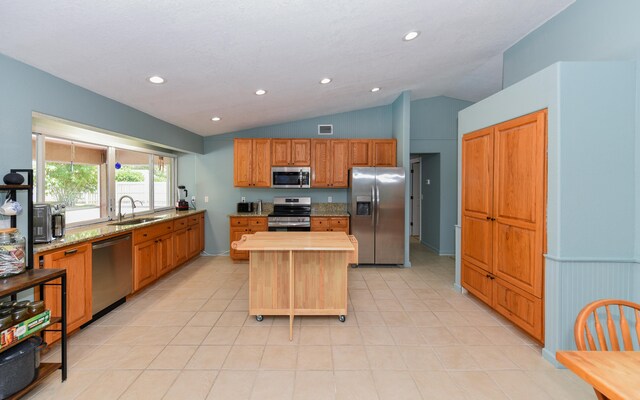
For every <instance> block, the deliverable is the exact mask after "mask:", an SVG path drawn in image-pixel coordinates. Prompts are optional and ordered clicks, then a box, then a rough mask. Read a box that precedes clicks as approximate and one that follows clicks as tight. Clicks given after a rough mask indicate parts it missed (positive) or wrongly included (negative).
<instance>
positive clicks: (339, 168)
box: [311, 139, 349, 188]
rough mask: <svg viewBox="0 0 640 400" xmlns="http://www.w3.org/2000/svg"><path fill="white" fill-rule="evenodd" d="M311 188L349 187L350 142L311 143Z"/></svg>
mask: <svg viewBox="0 0 640 400" xmlns="http://www.w3.org/2000/svg"><path fill="white" fill-rule="evenodd" d="M311 149H312V151H311V187H345V188H346V187H347V186H348V183H349V141H348V140H346V139H344V140H339V139H338V140H327V139H314V140H312V141H311Z"/></svg>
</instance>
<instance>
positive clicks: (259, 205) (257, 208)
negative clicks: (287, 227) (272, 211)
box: [256, 199, 262, 214]
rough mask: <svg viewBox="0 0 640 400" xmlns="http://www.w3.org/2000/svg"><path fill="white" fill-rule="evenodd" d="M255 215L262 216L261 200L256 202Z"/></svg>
mask: <svg viewBox="0 0 640 400" xmlns="http://www.w3.org/2000/svg"><path fill="white" fill-rule="evenodd" d="M256 214H262V200H260V199H258V201H257V202H256Z"/></svg>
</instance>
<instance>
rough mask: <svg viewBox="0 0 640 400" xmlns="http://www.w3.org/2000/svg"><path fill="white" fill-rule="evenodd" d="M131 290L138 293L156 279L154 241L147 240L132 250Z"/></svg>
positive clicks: (156, 256) (156, 266)
mask: <svg viewBox="0 0 640 400" xmlns="http://www.w3.org/2000/svg"><path fill="white" fill-rule="evenodd" d="M133 253H134V256H133V260H134V261H133V290H134V291H138V290H140V289H142V288H143V287H145V286H147V285H148V284H150V283H151V282H153V281H154V280H155V279H156V276H157V273H158V272H157V269H158V261H157V259H158V255H157V253H156V241H155V240H148V241H146V242H142V243H140V244H136V245H135V246H134V248H133Z"/></svg>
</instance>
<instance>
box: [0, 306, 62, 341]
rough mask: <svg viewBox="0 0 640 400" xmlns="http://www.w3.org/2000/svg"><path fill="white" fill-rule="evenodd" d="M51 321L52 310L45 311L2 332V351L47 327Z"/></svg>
mask: <svg viewBox="0 0 640 400" xmlns="http://www.w3.org/2000/svg"><path fill="white" fill-rule="evenodd" d="M50 321H51V310H45V311H44V312H42V313H40V314H38V315H34V316H33V317H31V318H29V319H27V320H25V321H22V322H20V323H19V324H17V325H14V326H12V327H10V328H7V329H5V330H4V331H2V332H0V349H3V348H5V347H7V346H9V345H11V344H12V343H14V342H17V341H18V340H21V339H24V338H25V337H27V336H29V335H31V334H32V333H35V332H37V331H39V330H41V329H42V328H44V327H45V326H47V325H49V322H50Z"/></svg>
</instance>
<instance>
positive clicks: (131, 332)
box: [72, 326, 149, 345]
mask: <svg viewBox="0 0 640 400" xmlns="http://www.w3.org/2000/svg"><path fill="white" fill-rule="evenodd" d="M104 327H105V328H108V326H104ZM117 328H118V331H116V332H114V333H113V334H112V335H109V337H108V338H107V339H106V340H105V342H104V344H113V345H122V344H126V345H132V344H135V343H137V342H138V341H139V340H140V337H141V336H143V335H145V334H147V333H148V332H149V328H148V327H146V326H118V327H117ZM72 338H73V343H74V344H75V343H76V341H75V337H72Z"/></svg>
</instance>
